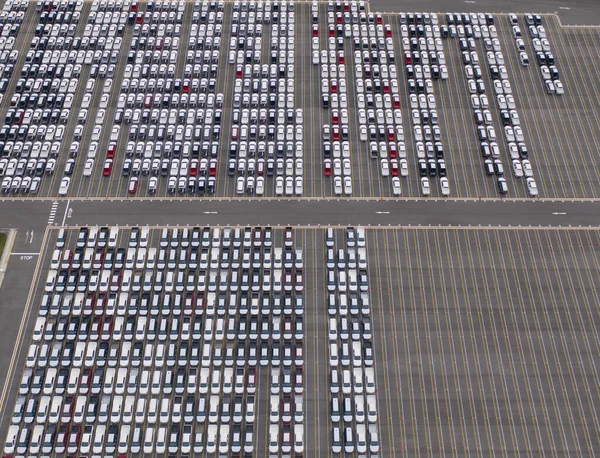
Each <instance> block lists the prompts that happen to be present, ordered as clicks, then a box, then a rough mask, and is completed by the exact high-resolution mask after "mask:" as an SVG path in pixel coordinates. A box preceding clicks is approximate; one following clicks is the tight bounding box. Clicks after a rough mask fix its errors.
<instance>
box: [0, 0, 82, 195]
mask: <svg viewBox="0 0 600 458" xmlns="http://www.w3.org/2000/svg"><path fill="white" fill-rule="evenodd" d="M81 7H82V5H80V6H77V4H76V3H75V2H56V6H55V7H54V8H52V6H51V4H50V3H47V4H46V3H44V2H39V3H38V4H37V5H36V10H37V11H40V24H39V25H38V27H37V28H36V31H35V36H34V38H33V39H32V41H31V43H30V44H29V50H28V51H27V54H26V56H25V63H24V64H23V67H22V68H21V72H20V79H19V80H18V81H17V84H16V88H15V93H14V94H13V96H12V97H11V100H10V107H9V109H8V111H7V114H6V117H5V120H4V125H3V126H2V128H0V141H1V142H2V145H1V149H2V156H3V157H2V159H0V176H3V177H4V178H2V184H1V187H0V191H1V192H2V193H5V194H6V193H9V192H10V193H13V194H18V193H21V194H28V193H32V194H37V193H38V192H39V191H40V188H41V183H42V179H43V177H44V176H45V175H52V174H53V173H54V171H55V170H56V166H57V158H58V155H59V152H60V148H61V143H62V142H63V141H64V140H66V124H67V122H68V119H69V113H70V110H71V109H72V108H73V105H74V99H75V91H76V90H77V85H78V80H79V76H80V75H81V71H82V65H81V63H78V61H77V58H78V51H77V50H76V49H75V47H76V43H75V39H74V34H75V29H76V26H77V21H78V20H79V13H80V11H81ZM11 56H12V57H11ZM16 58H17V54H16V53H14V52H13V53H11V54H10V55H9V59H13V60H14V62H13V64H14V63H15V62H16Z"/></svg>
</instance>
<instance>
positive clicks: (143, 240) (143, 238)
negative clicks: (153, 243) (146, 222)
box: [140, 227, 150, 248]
mask: <svg viewBox="0 0 600 458" xmlns="http://www.w3.org/2000/svg"><path fill="white" fill-rule="evenodd" d="M149 233H150V228H148V227H143V228H142V230H141V231H140V247H142V248H146V247H147V246H148V234H149Z"/></svg>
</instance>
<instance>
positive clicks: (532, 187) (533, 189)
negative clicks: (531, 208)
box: [527, 177, 538, 197]
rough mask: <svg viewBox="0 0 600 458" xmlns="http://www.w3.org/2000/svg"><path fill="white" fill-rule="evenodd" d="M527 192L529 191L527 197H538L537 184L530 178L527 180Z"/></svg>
mask: <svg viewBox="0 0 600 458" xmlns="http://www.w3.org/2000/svg"><path fill="white" fill-rule="evenodd" d="M527 190H528V191H529V195H530V196H532V197H533V196H537V195H538V188H537V184H536V182H535V180H534V179H533V178H531V177H529V178H527Z"/></svg>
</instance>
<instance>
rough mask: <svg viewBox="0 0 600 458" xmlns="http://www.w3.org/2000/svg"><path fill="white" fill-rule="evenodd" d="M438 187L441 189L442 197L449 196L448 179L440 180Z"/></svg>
mask: <svg viewBox="0 0 600 458" xmlns="http://www.w3.org/2000/svg"><path fill="white" fill-rule="evenodd" d="M440 187H441V189H442V196H449V195H450V184H449V182H448V178H446V177H442V178H440Z"/></svg>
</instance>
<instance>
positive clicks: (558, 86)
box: [554, 80, 565, 95]
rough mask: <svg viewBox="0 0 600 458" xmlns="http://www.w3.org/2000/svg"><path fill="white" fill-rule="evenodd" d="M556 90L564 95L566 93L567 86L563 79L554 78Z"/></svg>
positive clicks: (556, 92) (558, 93) (557, 93)
mask: <svg viewBox="0 0 600 458" xmlns="http://www.w3.org/2000/svg"><path fill="white" fill-rule="evenodd" d="M554 91H555V94H556V95H563V94H564V93H565V88H564V86H563V83H562V81H560V80H554Z"/></svg>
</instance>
